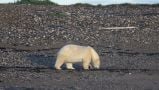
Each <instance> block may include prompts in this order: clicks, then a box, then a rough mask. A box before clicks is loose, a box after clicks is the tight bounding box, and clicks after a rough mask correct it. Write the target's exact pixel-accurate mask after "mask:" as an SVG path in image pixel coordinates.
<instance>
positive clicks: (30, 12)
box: [0, 5, 159, 90]
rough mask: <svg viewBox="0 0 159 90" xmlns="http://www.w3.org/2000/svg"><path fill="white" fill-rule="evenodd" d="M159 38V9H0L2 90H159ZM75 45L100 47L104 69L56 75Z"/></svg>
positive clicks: (42, 7)
mask: <svg viewBox="0 0 159 90" xmlns="http://www.w3.org/2000/svg"><path fill="white" fill-rule="evenodd" d="M108 27H136V28H133V29H105V28H108ZM158 34H159V7H158V6H148V5H143V6H142V5H110V6H104V7H100V6H98V7H93V6H43V5H0V62H1V63H0V90H1V89H2V90H28V89H29V90H34V89H37V90H39V89H42V90H43V89H46V90H49V89H50V90H52V89H60V90H62V89H69V90H70V89H71V90H83V89H86V90H89V89H90V90H92V89H95V90H96V89H99V90H105V89H108V90H158V89H159V77H158V75H159V36H158ZM69 43H73V44H80V45H90V46H92V47H94V48H95V49H96V50H97V52H98V53H99V55H100V57H101V69H100V70H91V71H83V70H82V69H81V68H82V67H81V64H76V65H75V67H76V68H77V70H75V71H68V70H62V71H60V72H57V71H55V70H54V69H53V65H54V62H55V59H56V53H57V51H58V50H59V48H61V47H62V46H63V45H65V44H69ZM63 68H65V66H63Z"/></svg>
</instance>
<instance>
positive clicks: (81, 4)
mask: <svg viewBox="0 0 159 90" xmlns="http://www.w3.org/2000/svg"><path fill="white" fill-rule="evenodd" d="M74 6H85V7H93V6H95V5H91V4H88V3H76V4H74Z"/></svg>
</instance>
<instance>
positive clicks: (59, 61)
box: [55, 57, 64, 70]
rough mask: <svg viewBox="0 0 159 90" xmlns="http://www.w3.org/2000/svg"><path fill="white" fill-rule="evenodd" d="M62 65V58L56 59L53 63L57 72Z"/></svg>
mask: <svg viewBox="0 0 159 90" xmlns="http://www.w3.org/2000/svg"><path fill="white" fill-rule="evenodd" d="M63 63H64V59H63V58H60V57H59V58H57V60H56V62H55V69H57V70H61V66H62V64H63Z"/></svg>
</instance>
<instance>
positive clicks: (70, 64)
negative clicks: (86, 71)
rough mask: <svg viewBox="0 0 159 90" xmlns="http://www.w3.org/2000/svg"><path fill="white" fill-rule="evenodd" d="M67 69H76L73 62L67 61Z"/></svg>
mask: <svg viewBox="0 0 159 90" xmlns="http://www.w3.org/2000/svg"><path fill="white" fill-rule="evenodd" d="M66 67H67V69H75V68H74V67H73V65H72V63H66Z"/></svg>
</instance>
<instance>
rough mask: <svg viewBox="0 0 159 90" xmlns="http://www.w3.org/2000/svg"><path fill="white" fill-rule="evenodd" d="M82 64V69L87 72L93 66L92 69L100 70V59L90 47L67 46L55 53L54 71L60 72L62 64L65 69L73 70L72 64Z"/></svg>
mask: <svg viewBox="0 0 159 90" xmlns="http://www.w3.org/2000/svg"><path fill="white" fill-rule="evenodd" d="M77 62H82V64H83V69H86V70H88V69H89V66H92V65H91V64H93V66H94V68H96V69H99V68H100V58H99V55H98V54H97V52H96V51H95V50H94V49H93V48H92V47H90V46H79V45H74V44H68V45H65V46H63V47H62V48H61V49H60V50H59V52H58V53H57V59H56V62H55V69H57V70H60V69H61V66H62V65H63V64H66V68H67V69H75V68H74V67H73V65H72V64H73V63H77Z"/></svg>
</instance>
